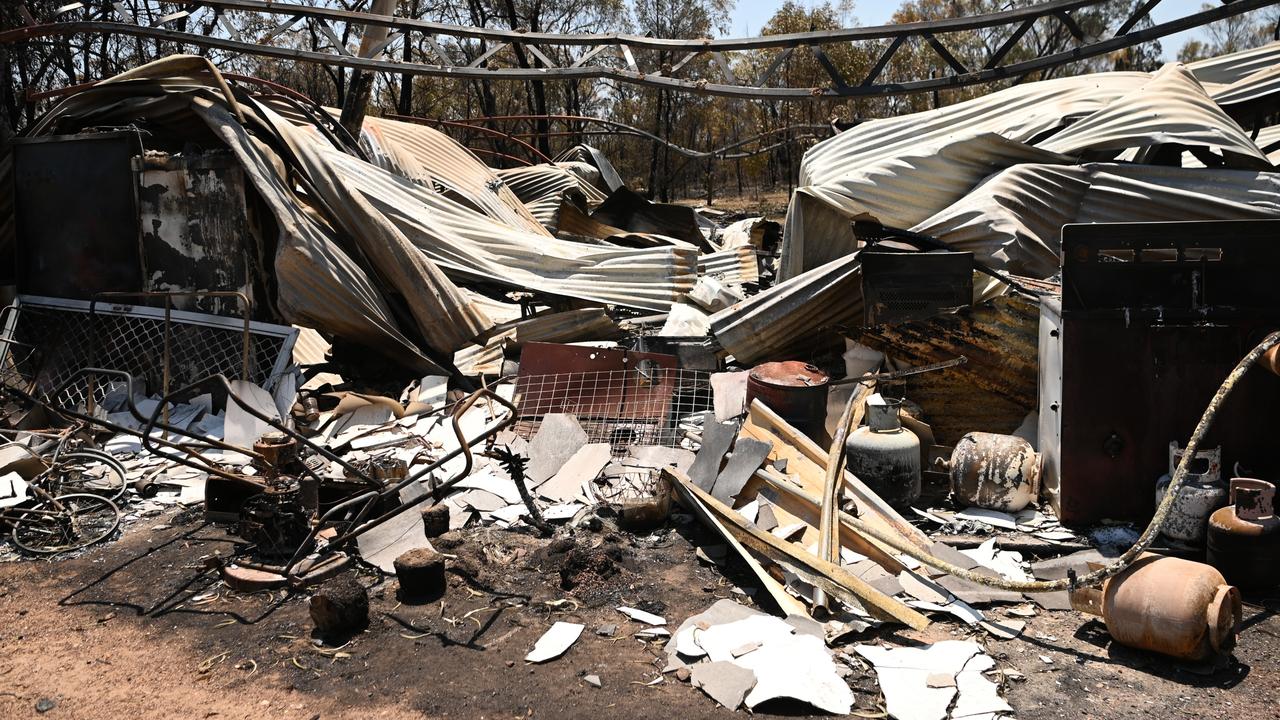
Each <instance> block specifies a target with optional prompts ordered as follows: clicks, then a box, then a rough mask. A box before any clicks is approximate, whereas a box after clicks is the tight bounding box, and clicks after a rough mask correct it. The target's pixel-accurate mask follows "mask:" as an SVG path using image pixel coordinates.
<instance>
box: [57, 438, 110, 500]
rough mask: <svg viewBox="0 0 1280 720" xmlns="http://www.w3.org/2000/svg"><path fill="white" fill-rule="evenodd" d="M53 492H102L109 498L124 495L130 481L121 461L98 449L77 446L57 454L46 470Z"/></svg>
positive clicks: (60, 493)
mask: <svg viewBox="0 0 1280 720" xmlns="http://www.w3.org/2000/svg"><path fill="white" fill-rule="evenodd" d="M45 477H46V478H47V482H48V485H47V487H48V489H49V492H50V493H52V494H54V495H79V494H90V495H101V496H102V497H105V498H107V499H108V500H112V501H115V500H119V499H120V498H122V497H124V493H125V490H127V489H128V487H129V484H128V481H127V480H126V479H125V469H124V465H121V464H120V461H119V460H116V459H115V458H114V457H111V456H110V455H108V454H107V453H104V452H102V451H99V450H77V451H75V452H69V453H66V454H65V455H63V456H61V457H59V458H58V462H57V464H56V465H54V466H53V467H51V468H49V470H48V472H47V473H46V474H45Z"/></svg>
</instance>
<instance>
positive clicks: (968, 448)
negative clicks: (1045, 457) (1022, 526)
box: [950, 432, 1040, 513]
mask: <svg viewBox="0 0 1280 720" xmlns="http://www.w3.org/2000/svg"><path fill="white" fill-rule="evenodd" d="M950 473H951V495H952V497H954V498H955V500H956V502H958V503H960V504H961V505H965V506H973V507H980V508H986V509H988V510H999V511H1001V512H1010V513H1012V512H1018V511H1019V510H1021V509H1023V508H1025V507H1026V506H1027V505H1030V504H1031V502H1032V501H1033V500H1035V499H1036V493H1037V492H1038V491H1039V485H1040V455H1039V454H1038V453H1036V451H1035V450H1034V449H1032V447H1031V443H1029V442H1027V441H1026V440H1023V439H1022V438H1020V437H1016V436H1013V435H997V434H995V433H984V432H971V433H969V434H968V435H965V436H964V437H962V438H960V442H958V443H956V447H955V450H953V451H952V452H951V463H950Z"/></svg>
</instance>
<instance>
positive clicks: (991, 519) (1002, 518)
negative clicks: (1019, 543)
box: [956, 507, 1018, 530]
mask: <svg viewBox="0 0 1280 720" xmlns="http://www.w3.org/2000/svg"><path fill="white" fill-rule="evenodd" d="M956 519H957V520H968V521H970V522H978V523H983V524H986V525H991V526H994V527H998V528H1003V529H1005V530H1017V529H1018V520H1017V518H1015V517H1014V516H1012V515H1010V514H1009V513H1006V512H1000V511H999V510H988V509H986V508H980V507H971V508H965V509H964V510H961V511H960V512H958V513H956Z"/></svg>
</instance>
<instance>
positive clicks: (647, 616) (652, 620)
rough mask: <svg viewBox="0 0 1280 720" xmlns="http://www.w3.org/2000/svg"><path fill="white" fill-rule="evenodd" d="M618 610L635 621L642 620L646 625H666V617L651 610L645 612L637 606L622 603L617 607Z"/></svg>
mask: <svg viewBox="0 0 1280 720" xmlns="http://www.w3.org/2000/svg"><path fill="white" fill-rule="evenodd" d="M618 612H620V613H622V614H623V615H626V616H627V617H629V618H631V619H632V620H635V621H636V622H642V623H644V624H646V625H666V624H667V619H666V618H664V617H662V616H661V615H654V614H653V613H651V612H645V611H644V610H640V609H638V608H633V607H627V606H625V605H623V606H621V607H619V608H618Z"/></svg>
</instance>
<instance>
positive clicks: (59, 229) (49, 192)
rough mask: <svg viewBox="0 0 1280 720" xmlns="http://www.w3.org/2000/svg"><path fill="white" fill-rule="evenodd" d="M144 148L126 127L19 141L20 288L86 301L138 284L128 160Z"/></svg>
mask: <svg viewBox="0 0 1280 720" xmlns="http://www.w3.org/2000/svg"><path fill="white" fill-rule="evenodd" d="M141 150H142V144H141V142H140V141H139V139H138V133H137V132H132V131H124V130H120V131H113V132H100V133H85V134H82V135H54V136H50V137H42V138H18V139H16V140H14V143H13V171H14V177H15V182H14V218H15V221H16V223H17V234H16V241H17V242H16V247H15V252H16V259H15V269H16V277H14V278H13V280H14V281H16V284H17V286H18V292H21V293H29V294H33V295H48V296H51V297H64V298H76V299H80V300H88V299H90V298H91V297H93V295H94V293H98V292H105V291H112V290H115V291H134V290H139V289H141V287H142V283H143V278H144V274H143V269H142V266H141V264H140V263H139V262H138V253H139V250H138V207H137V202H136V200H137V198H136V193H135V184H134V179H133V170H132V169H131V168H130V165H129V163H130V159H131V158H133V157H134V156H135V155H137V154H138V153H139V152H141Z"/></svg>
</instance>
